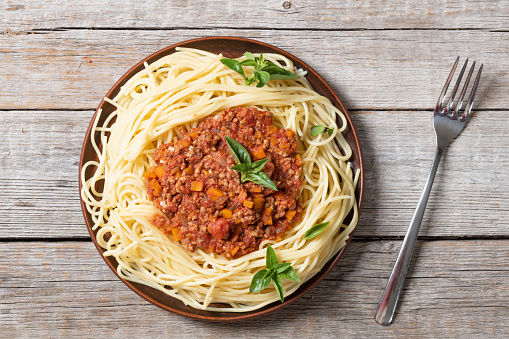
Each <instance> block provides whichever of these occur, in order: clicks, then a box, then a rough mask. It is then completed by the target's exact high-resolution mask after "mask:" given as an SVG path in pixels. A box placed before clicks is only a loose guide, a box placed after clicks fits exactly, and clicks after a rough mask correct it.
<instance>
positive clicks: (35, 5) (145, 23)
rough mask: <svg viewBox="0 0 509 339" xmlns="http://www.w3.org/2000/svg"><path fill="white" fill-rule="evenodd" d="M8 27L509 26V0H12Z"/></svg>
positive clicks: (3, 25)
mask: <svg viewBox="0 0 509 339" xmlns="http://www.w3.org/2000/svg"><path fill="white" fill-rule="evenodd" d="M0 11H2V12H3V14H4V18H3V20H2V22H0V31H1V30H3V31H15V32H19V31H24V30H33V29H55V28H61V27H65V28H69V27H74V28H76V27H82V28H83V27H86V28H98V27H114V28H131V29H152V28H155V27H157V28H166V29H175V28H181V27H185V28H216V27H229V28H245V29H250V28H262V29H267V28H270V29H274V28H278V29H282V28H290V29H309V30H314V29H322V30H341V29H343V30H344V29H409V28H410V29H415V28H416V27H418V28H428V29H458V28H460V29H467V28H468V29H481V28H482V29H503V30H506V29H507V18H508V15H509V3H508V1H493V2H487V1H479V0H476V1H468V2H462V1H458V0H453V1H447V2H444V1H440V0H427V1H419V2H408V1H404V0H395V1H391V2H381V3H373V2H372V1H366V0H363V1H357V0H346V1H304V0H291V1H285V0H268V1H249V2H246V1H235V0H228V1H220V0H209V1H206V0H199V1H187V0H176V1H168V2H160V1H156V0H148V1H143V2H139V1H134V0H129V1H119V0H116V1H107V2H104V1H100V0H90V1H79V0H71V1H65V2H64V1H52V0H40V1H31V2H29V3H28V4H26V3H23V4H20V3H18V2H11V1H6V2H5V3H3V5H0Z"/></svg>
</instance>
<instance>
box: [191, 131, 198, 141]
mask: <svg viewBox="0 0 509 339" xmlns="http://www.w3.org/2000/svg"><path fill="white" fill-rule="evenodd" d="M197 136H198V133H197V132H193V133H189V137H190V138H191V139H194V138H196V137H197Z"/></svg>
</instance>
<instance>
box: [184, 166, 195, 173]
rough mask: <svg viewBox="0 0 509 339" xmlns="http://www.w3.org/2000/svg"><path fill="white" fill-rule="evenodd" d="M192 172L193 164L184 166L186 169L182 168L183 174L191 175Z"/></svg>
mask: <svg viewBox="0 0 509 339" xmlns="http://www.w3.org/2000/svg"><path fill="white" fill-rule="evenodd" d="M193 172H194V166H193V165H189V166H188V167H186V169H185V170H184V174H185V175H191V174H193Z"/></svg>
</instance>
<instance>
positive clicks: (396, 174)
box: [0, 111, 509, 238]
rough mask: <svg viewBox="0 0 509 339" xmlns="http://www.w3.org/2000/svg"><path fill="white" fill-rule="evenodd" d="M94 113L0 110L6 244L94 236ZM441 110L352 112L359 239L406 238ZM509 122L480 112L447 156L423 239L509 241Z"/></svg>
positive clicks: (0, 203)
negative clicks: (88, 142) (87, 209)
mask: <svg viewBox="0 0 509 339" xmlns="http://www.w3.org/2000/svg"><path fill="white" fill-rule="evenodd" d="M92 114H93V112H92V111H70V112H67V111H4V112H1V113H0V215H1V216H2V218H1V220H0V238H10V237H16V238H56V237H73V236H80V237H82V236H83V237H85V236H87V232H86V229H85V226H84V222H83V218H82V216H81V211H80V207H79V195H78V161H79V154H80V150H81V144H82V140H83V138H84V134H85V131H86V129H87V126H88V123H89V121H90V119H91V117H92ZM431 114H432V113H431V112H420V111H415V112H405V111H397V112H387V111H376V112H373V111H363V112H354V113H352V117H353V119H354V123H355V125H356V127H357V129H358V132H359V136H360V141H361V146H362V148H363V152H364V161H365V174H366V191H365V203H364V207H363V208H364V210H363V212H362V216H361V220H360V223H359V227H358V229H357V231H356V237H387V236H389V237H391V236H403V235H404V234H405V232H406V229H407V226H408V224H409V222H410V219H411V217H412V214H413V211H414V208H415V205H416V203H417V200H418V199H419V196H420V193H421V190H422V188H423V187H424V183H425V180H426V177H427V172H428V170H429V167H430V166H431V160H432V157H433V151H434V149H433V147H434V133H433V130H432V124H431ZM505 117H506V112H497V111H483V112H478V113H474V114H473V116H472V119H471V121H470V123H469V125H468V126H467V128H466V129H465V131H463V133H462V135H461V136H460V137H459V138H458V140H456V141H455V142H454V143H453V144H452V145H451V147H450V148H449V149H448V150H447V151H446V153H445V155H444V157H443V159H442V162H441V167H440V168H439V172H438V175H437V178H436V182H435V185H434V187H433V190H432V194H431V197H430V201H429V203H428V209H427V212H426V214H425V219H424V223H423V226H422V229H421V233H420V235H421V236H433V237H437V236H451V237H462V236H477V237H490V236H498V237H499V236H509V193H508V191H507V187H508V186H509V176H508V175H507V173H508V169H507V168H508V165H509V136H508V134H507V127H506V126H505V125H504V124H501V123H500V121H506V120H507V119H506V118H505ZM504 119H505V120H504ZM21 127H23V133H22V132H21ZM495 145H496V147H495Z"/></svg>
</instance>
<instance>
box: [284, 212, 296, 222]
mask: <svg viewBox="0 0 509 339" xmlns="http://www.w3.org/2000/svg"><path fill="white" fill-rule="evenodd" d="M295 213H297V211H296V210H293V211H288V212H286V213H285V217H286V219H288V221H292V219H293V217H294V216H295Z"/></svg>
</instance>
